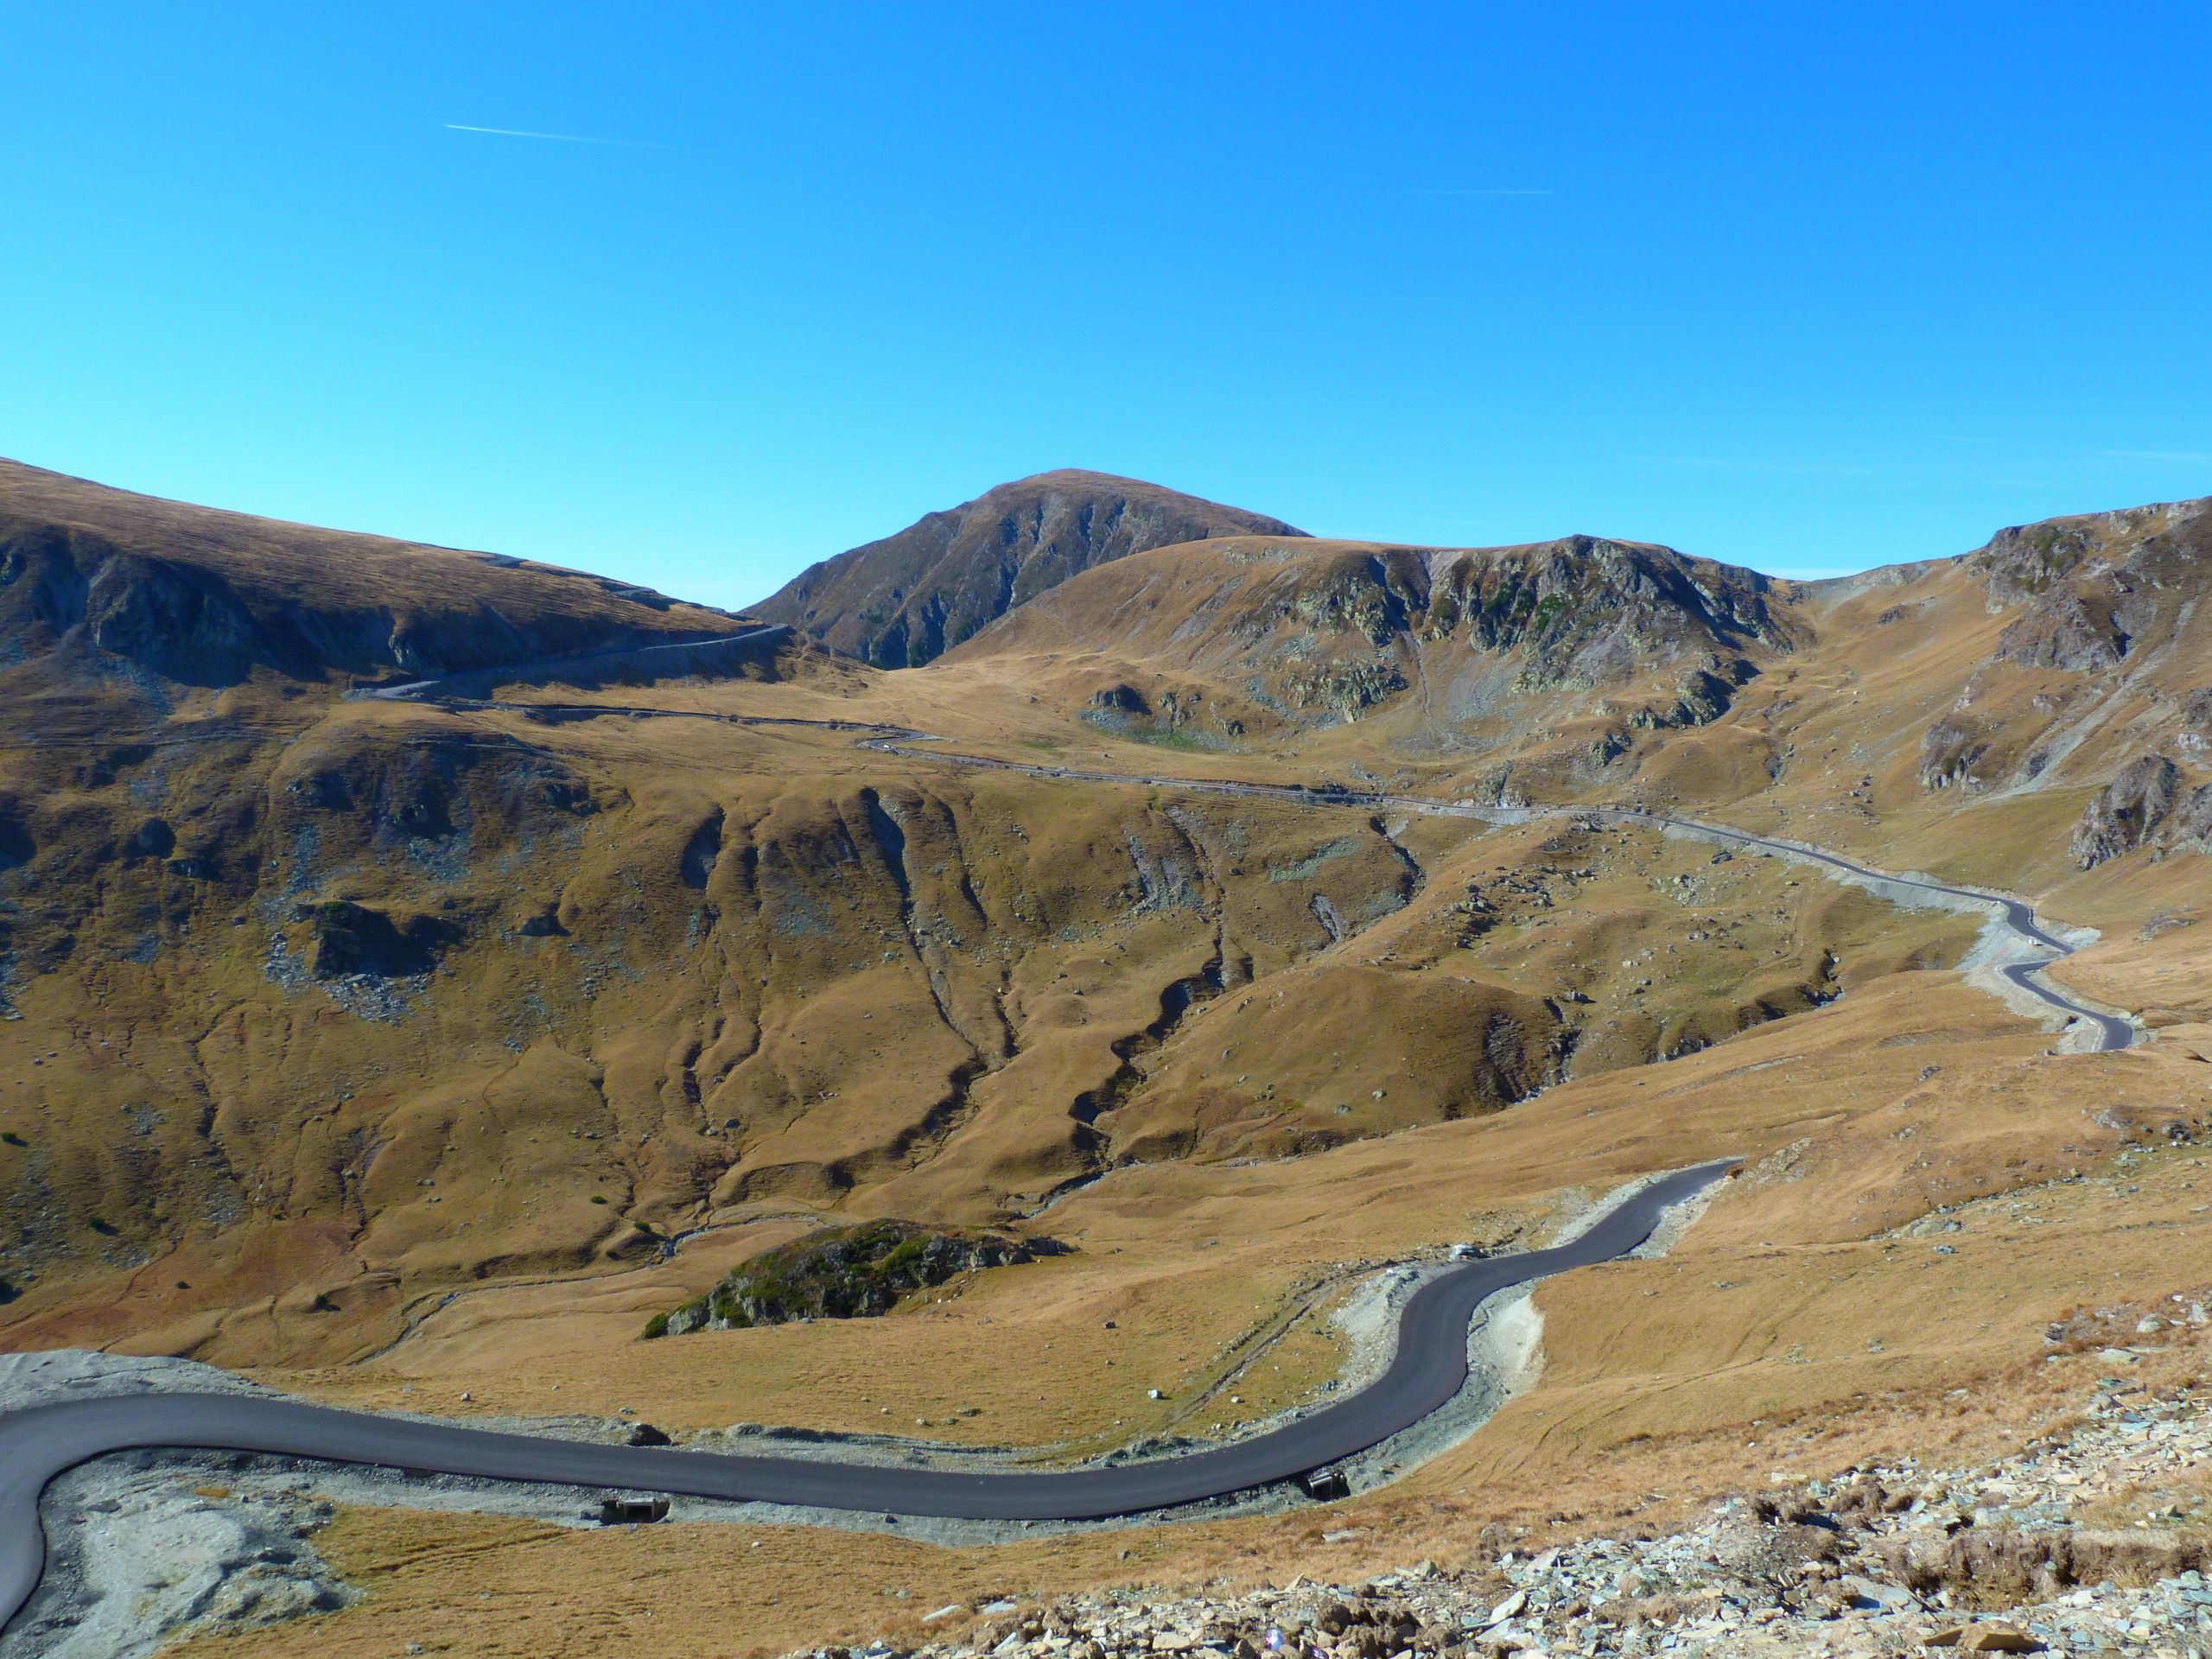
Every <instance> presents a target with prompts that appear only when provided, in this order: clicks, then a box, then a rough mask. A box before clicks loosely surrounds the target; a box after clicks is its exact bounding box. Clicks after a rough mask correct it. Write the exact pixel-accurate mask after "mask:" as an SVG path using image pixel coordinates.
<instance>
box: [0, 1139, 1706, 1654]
mask: <svg viewBox="0 0 2212 1659" xmlns="http://www.w3.org/2000/svg"><path fill="white" fill-rule="evenodd" d="M1731 1161H1732V1160H1731ZM1729 1167H1730V1162H1726V1161H1724V1162H1721V1163H1714V1164H1706V1165H1701V1166H1698V1167H1696V1168H1694V1169H1688V1170H1682V1171H1678V1172H1676V1173H1674V1174H1671V1175H1667V1176H1663V1177H1662V1178H1661V1179H1658V1180H1656V1181H1654V1182H1653V1183H1652V1184H1651V1185H1649V1186H1647V1187H1645V1188H1644V1189H1643V1191H1642V1192H1638V1193H1637V1194H1636V1195H1635V1196H1633V1197H1632V1198H1630V1199H1628V1200H1627V1202H1625V1203H1624V1204H1623V1205H1620V1206H1619V1207H1618V1209H1616V1210H1614V1211H1612V1212H1611V1214H1610V1215H1608V1216H1606V1217H1605V1218H1604V1219H1602V1220H1601V1221H1599V1223H1598V1224H1596V1225H1595V1226H1594V1227H1592V1229H1591V1230H1589V1231H1588V1232H1586V1233H1585V1234H1583V1235H1582V1236H1580V1238H1577V1239H1575V1240H1573V1241H1572V1242H1571V1243H1566V1244H1561V1245H1558V1246H1556V1247H1554V1248H1553V1249H1545V1250H1530V1251H1526V1252H1523V1253H1522V1254H1519V1255H1498V1256H1484V1257H1478V1258H1477V1259H1476V1260H1474V1261H1471V1262H1466V1263H1465V1264H1463V1265H1459V1266H1455V1267H1452V1268H1448V1269H1446V1271H1445V1272H1443V1273H1441V1274H1439V1275H1438V1276H1437V1277H1436V1278H1434V1279H1433V1280H1431V1281H1429V1282H1428V1283H1427V1284H1426V1285H1424V1286H1423V1287H1421V1289H1420V1290H1418V1291H1416V1292H1415V1293H1414V1295H1413V1296H1412V1297H1411V1298H1410V1299H1409V1300H1408V1302H1407V1304H1406V1306H1405V1310H1404V1313H1403V1314H1402V1318H1401V1319H1400V1322H1399V1326H1398V1346H1397V1351H1396V1352H1395V1355H1394V1356H1393V1357H1392V1359H1391V1361H1390V1364H1389V1369H1388V1370H1385V1371H1384V1372H1383V1375H1382V1376H1379V1377H1377V1378H1376V1380H1375V1381H1374V1382H1373V1383H1370V1384H1369V1385H1368V1386H1367V1387H1366V1388H1363V1389H1360V1390H1359V1392H1358V1393H1357V1394H1354V1395H1350V1396H1349V1397H1347V1398H1345V1399H1344V1400H1341V1401H1338V1402H1336V1403H1335V1404H1333V1405H1330V1406H1327V1407H1325V1408H1322V1409H1320V1410H1319V1411H1316V1412H1313V1413H1312V1414H1309V1415H1307V1416H1305V1417H1301V1418H1300V1419H1298V1420H1297V1421H1294V1422H1291V1423H1288V1424H1286V1425H1285V1426H1284V1427H1281V1428H1278V1429H1274V1430H1273V1431H1271V1432H1270V1433H1265V1434H1261V1435H1256V1436H1255V1437H1254V1438H1252V1439H1250V1440H1243V1441H1238V1442H1236V1443H1233V1444H1230V1445H1225V1446H1214V1447H1211V1448H1209V1449H1207V1450H1204V1451H1198V1452H1188V1453H1185V1454H1182V1455H1179V1456H1175V1457H1169V1458H1160V1459H1147V1460H1143V1461H1136V1462H1130V1463H1124V1464H1119V1465H1110V1466H1108V1465H1092V1466H1090V1467H1086V1468H1081V1469H1072V1470H1067V1471H1053V1472H1034V1473H1006V1474H967V1473H952V1472H947V1471H941V1470H930V1469H912V1468H899V1467H889V1468H887V1467H882V1466H880V1465H868V1464H847V1463H830V1462H819V1461H815V1460H812V1459H798V1458H765V1457H749V1456H748V1457H738V1456H729V1455H724V1454H721V1453H716V1452H687V1451H680V1450H675V1449H671V1448H636V1447H631V1446H607V1445H601V1444H594V1443H590V1442H580V1441H575V1440H544V1439H540V1438H538V1437H537V1436H533V1435H527V1434H508V1433H494V1432H492V1431H490V1430H486V1429H480V1428H465V1427H460V1426H458V1425H454V1424H448V1423H435V1422H432V1423H426V1422H417V1421H407V1420H404V1419H401V1418H395V1417H381V1416H376V1415H373V1414H368V1413H365V1412H353V1411H340V1410H336V1409H334V1408H330V1407H327V1406H314V1405H307V1404H304V1403H302V1402H295V1401H288V1400H264V1399H257V1398H255V1397H253V1396H251V1395H230V1394H154V1395H122V1396H118V1397H115V1398H111V1399H102V1400H71V1401H63V1402H59V1403H56V1404H52V1405H44V1406H34V1407H32V1408H29V1409H28V1410H23V1411H17V1412H11V1413H9V1414H5V1415H4V1416H0V1625H4V1624H6V1623H7V1622H8V1621H9V1620H10V1619H12V1618H14V1617H15V1616H16V1613H17V1612H18V1611H21V1609H22V1605H23V1603H24V1602H25V1601H27V1600H28V1599H29V1597H30V1594H31V1592H32V1591H33V1590H34V1589H35V1588H36V1587H37V1585H38V1581H39V1579H40V1577H41V1574H42V1573H44V1572H45V1570H46V1540H45V1534H44V1531H43V1529H42V1528H41V1525H40V1522H39V1513H38V1500H39V1496H40V1494H41V1492H43V1491H45V1490H46V1486H47V1484H48V1482H49V1481H51V1480H53V1478H54V1477H55V1476H56V1475H58V1474H60V1473H61V1472H62V1471H64V1470H66V1469H70V1468H73V1467H74V1466H75V1465H78V1464H79V1463H82V1462H84V1461H86V1459H91V1458H97V1457H99V1456H101V1455H103V1454H104V1453H106V1452H123V1451H130V1450H133V1449H137V1448H142V1447H175V1448H179V1449H185V1450H207V1451H222V1452H264V1453H268V1454H271V1455H274V1456H278V1457H289V1458H306V1459H318V1460H321V1461H323V1462H330V1463H349V1464H369V1465H378V1466H382V1467H389V1468H397V1469H404V1470H410V1471H423V1472H428V1473H435V1474H445V1475H463V1476H471V1477H475V1478H484V1479H491V1480H517V1481H537V1482H551V1483H555V1484H563V1485H577V1486H589V1487H613V1488H619V1489H621V1490H623V1491H650V1492H666V1493H671V1494H673V1495H677V1496H681V1497H719V1498H729V1499H735V1500H740V1501H748V1500H749V1501H757V1502H766V1503H790V1504H797V1505H803V1506H810V1507H817V1508H822V1509H833V1510H881V1511H883V1512H885V1513H887V1514H899V1515H910V1516H951V1517H957V1518H960V1519H968V1520H989V1521H1021V1520H1037V1521H1047V1520H1049V1521H1078V1520H1094V1519H1100V1518H1104V1517H1109V1516H1123V1515H1137V1514H1141V1513H1144V1512H1145V1511H1147V1510H1161V1509H1167V1508H1171V1507H1173V1506H1174V1505H1176V1504H1179V1503H1194V1502H1197V1501H1198V1500H1199V1499H1201V1498H1208V1497H1222V1496H1224V1495H1226V1494H1229V1493H1232V1492H1242V1491H1248V1490H1249V1489H1251V1488H1254V1487H1259V1486H1266V1485H1269V1484H1274V1483H1275V1482H1278V1481H1283V1480H1288V1479H1292V1478H1295V1477H1297V1476H1300V1475H1303V1474H1306V1473H1307V1472H1309V1471H1312V1470H1314V1469H1317V1468H1320V1467H1323V1466H1325V1465H1329V1464H1332V1463H1336V1462H1338V1461H1339V1460H1341V1459H1344V1458H1348V1457H1350V1456H1351V1455H1352V1454H1353V1453H1355V1452H1363V1451H1365V1450H1366V1449H1367V1448H1368V1447H1370V1446H1375V1445H1376V1444H1378V1443H1379V1442H1381V1441H1383V1440H1388V1439H1389V1437H1390V1436H1391V1435H1393V1434H1395V1433H1398V1432H1399V1431H1400V1430H1402V1429H1405V1428H1409V1427H1412V1426H1413V1425H1414V1424H1415V1423H1417V1422H1419V1421H1421V1419H1422V1418H1424V1417H1426V1416H1427V1415H1428V1414H1430V1413H1431V1412H1433V1411H1435V1410H1437V1409H1438V1408H1440V1407H1442V1406H1443V1405H1444V1404H1445V1402H1447V1401H1449V1400H1450V1399H1451V1398H1452V1395H1455V1394H1457V1393H1458V1392H1459V1388H1460V1385H1461V1384H1462V1383H1465V1381H1466V1377H1467V1327H1468V1324H1469V1321H1470V1320H1471V1319H1472V1318H1473V1315H1474V1311H1475V1309H1476V1307H1477V1306H1479V1305H1480V1304H1481V1303H1482V1302H1483V1301H1484V1300H1487V1299H1488V1298H1489V1297H1491V1296H1493V1295H1495V1294H1497V1292H1499V1291H1501V1290H1503V1289H1506V1288H1508V1287H1511V1286H1514V1285H1517V1284H1522V1283H1525V1282H1527V1281H1530V1280H1534V1279H1541V1278H1546V1277H1548V1276H1549V1275H1551V1274H1557V1273H1565V1272H1567V1270H1568V1269H1570V1268H1583V1267H1591V1266H1594V1265H1595V1264H1597V1263H1599V1262H1610V1261H1612V1260H1614V1259H1615V1258H1617V1257H1619V1256H1622V1255H1627V1254H1628V1253H1629V1252H1630V1251H1631V1250H1633V1249H1636V1248H1637V1246H1638V1245H1639V1244H1641V1243H1643V1242H1644V1240H1645V1239H1647V1238H1649V1236H1650V1235H1651V1232H1652V1230H1653V1229H1654V1228H1655V1227H1656V1226H1657V1225H1658V1223H1659V1220H1660V1217H1662V1214H1663V1213H1664V1211H1666V1210H1667V1209H1668V1208H1669V1206H1671V1205H1675V1204H1679V1203H1681V1201H1682V1200H1683V1199H1685V1198H1691V1197H1694V1195H1695V1194H1697V1193H1698V1192H1701V1191H1702V1190H1703V1189H1704V1188H1706V1187H1707V1186H1709V1185H1712V1184H1713V1182H1714V1181H1716V1180H1718V1179H1720V1177H1721V1176H1722V1175H1723V1174H1724V1173H1726V1171H1727V1170H1728V1168H1729Z"/></svg>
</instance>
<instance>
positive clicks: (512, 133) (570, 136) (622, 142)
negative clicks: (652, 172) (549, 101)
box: [445, 121, 671, 149]
mask: <svg viewBox="0 0 2212 1659" xmlns="http://www.w3.org/2000/svg"><path fill="white" fill-rule="evenodd" d="M445 126H446V130H447V131H448V132H488V133H490V134H491V135H492V136H493V137H495V138H544V139H548V140H550V141H551V142H552V143H556V144H610V145H613V147H614V148H615V149H670V148H671V146H670V145H667V144H641V143H639V142H638V141H637V140H635V139H634V138H587V137H584V136H583V135H582V134H581V133H574V132H524V131H523V130H521V129H520V128H518V127H471V126H464V125H463V124H461V123H460V122H458V121H448V122H447V123H446V124H445Z"/></svg>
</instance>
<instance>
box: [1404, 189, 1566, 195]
mask: <svg viewBox="0 0 2212 1659" xmlns="http://www.w3.org/2000/svg"><path fill="white" fill-rule="evenodd" d="M1406 194H1408V195H1409V196H1555V195H1557V194H1559V192H1558V191H1556V190H1408V191H1407V192H1406Z"/></svg>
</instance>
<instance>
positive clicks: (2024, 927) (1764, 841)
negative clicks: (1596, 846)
mask: <svg viewBox="0 0 2212 1659" xmlns="http://www.w3.org/2000/svg"><path fill="white" fill-rule="evenodd" d="M928 741H931V740H930V739H929V737H928V734H926V733H922V732H886V733H884V734H882V735H881V736H879V737H872V738H868V739H866V740H864V741H863V742H862V746H861V747H865V748H872V749H879V750H881V751H882V752H883V753H887V754H905V755H911V756H913V757H915V758H916V759H919V760H939V761H943V762H944V763H945V764H947V765H949V766H982V767H986V768H988V769H990V770H993V771H997V772H1026V773H1028V774H1029V775H1031V776H1033V777H1037V778H1060V779H1069V780H1071V781H1074V782H1077V783H1098V784H1143V785H1149V786H1151V787H1153V788H1156V789H1178V790H1182V791H1185V792H1186V793H1190V794H1198V795H1231V796H1239V797H1243V798H1249V799H1257V800H1275V801H1284V802H1287V803H1289V804H1294V805H1300V806H1351V807H1359V808H1363V809H1372V808H1376V807H1382V808H1388V809H1390V810H1395V811H1401V812H1419V813H1422V814H1424V815H1426V816H1428V817H1446V818H1472V819H1476V820H1478V821H1480V822H1483V823H1511V822H1513V821H1514V820H1516V819H1526V818H1530V817H1593V818H1600V819H1605V820H1607V821H1609V822H1611V823H1649V824H1652V825H1654V826H1656V827H1658V828H1661V829H1686V830H1689V831H1692V832H1694V833H1695V834H1697V835H1700V836H1709V837H1711V838H1712V839H1713V840H1716V841H1725V842H1733V843H1734V844H1735V845H1737V846H1739V847H1743V848H1745V849H1749V850H1750V851H1752V852H1755V853H1764V854H1770V855H1774V856H1777V857H1782V858H1796V859H1802V860H1804V861H1807V862H1808V863H1814V864H1824V865H1826V866H1827V867H1828V868H1830V869H1834V870H1839V871H1840V872H1842V873H1843V874H1847V875H1855V876H1859V877H1861V878H1863V879H1864V880H1869V881H1879V882H1882V883H1884V884H1885V885H1887V886H1890V887H1904V888H1908V889H1910V890H1912V891H1914V892H1917V893H1935V894H1937V895H1939V896H1941V897H1943V898H1947V899H1964V900H1966V901H1967V902H1968V903H1971V904H1974V905H1979V906H1983V907H1984V908H1986V909H1987V910H1989V911H1990V912H1991V913H1992V914H1993V916H1995V917H1996V918H1998V919H1999V920H2001V921H2002V922H2003V923H2004V925H2005V926H2006V927H2007V928H2009V929H2010V930H2011V931H2012V933H2013V934H2014V935H2015V936H2016V937H2017V938H2018V940H2019V942H2020V944H2021V945H2022V947H2023V948H2025V949H2031V950H2048V951H2050V953H2051V954H2050V957H2048V958H2045V959H2044V960H2041V961H2029V962H2016V963H2007V964H2006V965H2005V966H2004V967H2002V968H2000V969H1998V971H1999V973H2000V974H2002V975H2003V976H2004V977H2005V978H2006V979H2007V980H2009V981H2011V982H2012V983H2013V984H2015V985H2017V986H2018V987H2019V988H2021V989H2022V990H2024V991H2025V992H2027V993H2028V994H2029V995H2031V996H2033V997H2035V998H2037V1000H2038V1001H2043V1002H2046V1003H2048V1004H2050V1007H2054V1008H2056V1009H2057V1010H2058V1012H2059V1013H2061V1014H2065V1015H2067V1016H2068V1017H2069V1019H2075V1020H2083V1021H2086V1022H2087V1023H2088V1024H2089V1025H2090V1026H2092V1027H2094V1029H2095V1031H2096V1033H2097V1046H2098V1047H2099V1048H2100V1049H2116V1048H2126V1047H2127V1046H2129V1045H2131V1044H2132V1043H2133V1042H2134V1040H2135V1027H2134V1025H2133V1023H2132V1022H2131V1021H2129V1020H2126V1019H2125V1018H2122V1017H2120V1016H2119V1015H2116V1014H2103V1013H2100V1012H2099V1011H2098V1010H2096V1009H2094V1008H2092V1007H2088V1005H2087V1004H2086V1003H2082V1002H2079V1001H2075V999H2074V998H2072V997H2070V996H2069V995H2066V994H2065V993H2064V992H2063V991H2062V990H2060V989H2059V988H2057V987H2056V986H2054V985H2051V984H2049V983H2047V982H2044V980H2042V979H2039V978H2037V975H2039V974H2041V973H2042V972H2043V970H2044V969H2045V968H2048V967H2049V966H2050V964H2051V963H2053V962H2056V961H2057V960H2059V959H2060V958H2061V957H2070V956H2072V955H2073V954H2074V947H2073V946H2072V945H2070V944H2066V943H2064V942H2063V940H2060V939H2056V938H2052V937H2051V936H2050V934H2049V933H2046V932H2045V931H2044V930H2043V928H2042V927H2041V926H2040V925H2038V924H2037V921H2036V912H2035V906H2033V905H2031V904H2030V903H2029V902H2028V901H2027V900H2026V899H2021V898H2018V897H2017V896H2016V895H2014V894H2012V893H1993V892H1989V891H1986V890H1985V889H1982V888H1979V887H1950V886H1947V885H1946V884H1945V883H1943V882H1941V881H1930V880H1926V879H1925V878H1923V877H1920V876H1907V875H1891V874H1889V872H1887V871H1886V870H1878V869H1874V868H1870V867H1869V866H1867V865H1864V864H1856V863H1853V861H1851V860H1849V859H1847V858H1846V857H1844V856H1843V855H1841V854H1840V853H1832V852H1829V851H1828V850H1827V849H1825V848H1821V847H1813V846H1808V845H1804V844H1802V843H1800V842H1792V841H1780V840H1776V839H1774V838H1771V837H1770V836H1756V835H1753V834H1751V832H1750V831H1749V830H1747V829H1730V828H1728V827H1727V826H1726V825H1725V824H1717V823H1702V822H1700V820H1698V819H1695V818H1675V817H1668V816H1667V815H1666V814H1664V813H1661V812H1653V811H1649V810H1646V809H1645V808H1643V807H1637V806H1547V807H1497V806H1479V805H1477V804H1474V803H1472V802H1470V801H1440V800H1435V799H1433V798H1430V797H1428V796H1426V795H1394V794H1389V793H1387V792H1384V791H1372V790H1356V789H1342V788H1322V789H1313V788H1310V787H1308V786H1306V785H1301V784H1246V783H1238V782H1236V781H1234V780H1231V779H1217V778H1197V779H1193V778H1176V777H1154V776H1150V775H1147V774H1145V773H1142V772H1097V771H1091V770H1088V769H1084V768H1078V767H1072V766H1033V765H1030V764H1029V763H1027V762H1026V761H1020V760H993V759H991V758H990V757H989V756H988V755H979V754H960V753H955V752H953V751H951V750H949V749H939V748H924V747H919V745H920V744H921V743H924V742H928Z"/></svg>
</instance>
